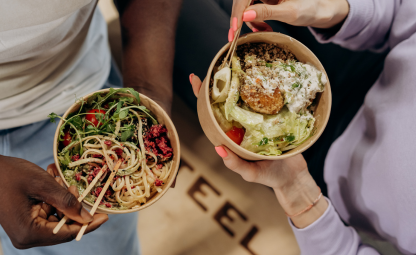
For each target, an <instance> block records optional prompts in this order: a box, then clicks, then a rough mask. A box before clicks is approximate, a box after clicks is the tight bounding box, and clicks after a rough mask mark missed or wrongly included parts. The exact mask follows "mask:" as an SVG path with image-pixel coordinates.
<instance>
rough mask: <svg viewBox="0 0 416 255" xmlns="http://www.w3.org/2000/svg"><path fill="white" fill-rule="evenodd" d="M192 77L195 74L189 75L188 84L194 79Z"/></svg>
mask: <svg viewBox="0 0 416 255" xmlns="http://www.w3.org/2000/svg"><path fill="white" fill-rule="evenodd" d="M194 75H195V74H193V73H191V74H190V75H189V82H190V83H191V84H192V77H194Z"/></svg>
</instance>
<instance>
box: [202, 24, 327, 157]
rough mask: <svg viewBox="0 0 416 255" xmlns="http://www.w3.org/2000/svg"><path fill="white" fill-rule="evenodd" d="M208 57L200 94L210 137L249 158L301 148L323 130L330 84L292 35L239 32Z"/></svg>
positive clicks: (291, 152) (295, 151)
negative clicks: (232, 50) (232, 43)
mask: <svg viewBox="0 0 416 255" xmlns="http://www.w3.org/2000/svg"><path fill="white" fill-rule="evenodd" d="M229 47H230V43H228V44H227V45H225V46H224V47H223V48H222V49H221V50H220V51H219V52H218V53H217V55H216V56H215V58H214V59H213V60H212V62H211V65H210V67H209V69H208V74H207V76H206V79H205V81H204V83H203V84H202V87H201V90H200V92H199V96H198V117H199V121H200V123H201V126H202V129H203V130H204V132H205V134H206V136H207V137H208V139H209V140H210V141H211V142H212V143H213V144H214V145H215V146H219V145H225V146H227V147H228V148H229V149H230V150H232V151H233V152H235V153H236V154H237V155H239V156H240V157H241V158H244V159H247V160H276V159H277V160H279V159H284V158H288V157H291V156H294V155H296V154H299V153H302V152H303V151H305V150H306V149H308V148H309V147H311V146H312V145H313V144H314V143H315V142H316V140H318V138H319V136H320V135H321V134H322V132H323V131H324V129H325V127H326V124H327V122H328V119H329V115H330V111H331V103H332V97H331V87H330V83H329V80H328V76H327V74H326V72H325V69H324V68H323V66H322V64H321V63H320V61H319V60H318V58H317V57H316V56H315V55H314V54H313V53H312V52H311V51H310V50H309V49H308V48H307V47H306V46H305V45H303V44H302V43H300V42H299V41H297V40H296V39H294V38H292V37H289V36H287V35H283V34H280V33H275V32H256V33H250V34H246V35H243V36H241V37H240V38H239V39H238V41H237V48H236V52H235V54H234V55H233V56H232V58H231V60H229V62H228V61H227V63H225V65H223V60H224V58H225V55H226V54H227V52H228V49H229Z"/></svg>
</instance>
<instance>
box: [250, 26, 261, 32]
mask: <svg viewBox="0 0 416 255" xmlns="http://www.w3.org/2000/svg"><path fill="white" fill-rule="evenodd" d="M251 30H252V31H253V32H258V31H259V30H258V29H257V28H255V27H253V28H252V29H251Z"/></svg>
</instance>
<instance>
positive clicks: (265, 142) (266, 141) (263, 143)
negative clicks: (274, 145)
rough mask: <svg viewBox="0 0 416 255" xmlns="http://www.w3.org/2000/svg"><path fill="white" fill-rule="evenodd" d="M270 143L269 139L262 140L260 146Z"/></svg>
mask: <svg viewBox="0 0 416 255" xmlns="http://www.w3.org/2000/svg"><path fill="white" fill-rule="evenodd" d="M268 142H269V138H267V137H264V138H263V139H261V141H260V142H259V145H260V146H262V145H266V144H267V143H268Z"/></svg>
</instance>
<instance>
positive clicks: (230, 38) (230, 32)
mask: <svg viewBox="0 0 416 255" xmlns="http://www.w3.org/2000/svg"><path fill="white" fill-rule="evenodd" d="M233 40H234V31H233V28H230V30H228V41H229V42H232V41H233Z"/></svg>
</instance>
